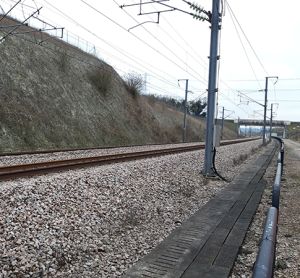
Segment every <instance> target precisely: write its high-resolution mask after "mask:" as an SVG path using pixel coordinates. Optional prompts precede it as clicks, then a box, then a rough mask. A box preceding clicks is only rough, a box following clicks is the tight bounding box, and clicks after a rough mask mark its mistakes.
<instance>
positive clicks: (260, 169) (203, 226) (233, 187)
mask: <svg viewBox="0 0 300 278" xmlns="http://www.w3.org/2000/svg"><path fill="white" fill-rule="evenodd" d="M274 152H275V143H271V144H269V145H268V146H267V147H266V148H265V149H264V152H263V153H262V155H261V156H259V157H258V158H257V159H256V160H255V161H252V162H250V163H249V164H248V166H249V167H247V169H246V170H245V171H244V172H242V173H240V174H239V175H237V177H236V178H235V179H234V180H233V181H232V182H231V183H230V184H229V185H228V186H227V187H226V188H225V189H223V190H222V191H221V192H219V193H218V194H217V195H216V197H214V198H213V199H211V200H210V201H209V202H208V203H207V204H206V205H204V206H203V207H202V208H201V209H200V210H199V211H198V212H196V213H195V214H194V215H193V216H191V217H190V218H189V219H187V220H186V221H185V222H184V223H183V224H182V225H181V226H180V227H178V228H177V229H175V230H174V231H173V232H172V233H171V234H170V235H169V236H168V237H167V238H166V239H165V240H164V241H163V242H162V243H160V244H159V245H158V246H157V247H156V248H155V249H154V250H153V251H152V252H151V253H150V254H148V255H147V256H145V257H144V258H142V259H141V260H140V261H139V262H138V263H137V264H136V265H135V266H133V267H132V268H131V269H129V270H128V272H127V274H126V275H125V277H132V278H133V277H139V278H142V277H145V278H146V277H148V278H158V277H164V278H167V277H168V278H177V277H182V278H194V277H203V278H208V277H214V278H218V277H228V275H229V274H230V271H231V268H232V266H233V264H234V261H235V258H236V256H237V254H238V251H239V248H240V246H241V244H242V242H243V239H244V237H245V234H246V232H247V229H248V227H249V225H250V223H251V220H252V217H253V215H254V213H255V211H256V209H257V206H258V204H259V201H260V199H261V195H262V192H263V190H264V186H265V183H264V181H263V180H262V177H263V175H264V173H265V170H266V168H267V167H268V165H269V163H270V160H271V159H272V157H273V155H274Z"/></svg>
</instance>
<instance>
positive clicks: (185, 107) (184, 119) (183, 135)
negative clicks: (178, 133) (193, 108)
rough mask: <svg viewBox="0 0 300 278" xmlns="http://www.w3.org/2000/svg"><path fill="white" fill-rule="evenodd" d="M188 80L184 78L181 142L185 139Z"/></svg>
mask: <svg viewBox="0 0 300 278" xmlns="http://www.w3.org/2000/svg"><path fill="white" fill-rule="evenodd" d="M188 87H189V80H188V79H186V80H185V98H184V118H183V134H182V142H183V143H185V141H186V113H187V94H188Z"/></svg>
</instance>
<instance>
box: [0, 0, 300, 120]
mask: <svg viewBox="0 0 300 278" xmlns="http://www.w3.org/2000/svg"><path fill="white" fill-rule="evenodd" d="M143 1H144V2H148V1H146V0H143ZM15 2H17V1H16V0H1V1H0V3H1V7H2V9H3V10H4V11H7V10H8V9H9V8H10V7H11V6H12V5H13V3H15ZM139 2H140V1H139V0H102V1H99V0H98V1H96V0H83V1H82V0H72V1H71V0H47V1H45V0H35V1H33V0H25V1H22V3H23V5H21V4H19V5H18V6H17V7H16V8H15V9H14V10H13V11H12V12H11V15H13V16H15V17H18V18H19V19H22V18H24V16H26V15H29V14H30V13H31V12H32V11H33V10H34V9H35V8H36V7H41V6H42V7H43V8H42V10H41V13H40V15H39V18H40V19H43V20H45V21H46V22H48V23H51V24H53V25H55V26H57V27H65V34H64V39H65V40H68V41H69V42H71V43H74V44H77V45H78V46H80V47H82V48H83V49H85V50H87V51H90V52H94V51H95V50H96V53H97V55H98V56H99V57H100V58H102V59H103V60H105V61H106V62H107V63H109V64H111V65H112V66H113V67H115V69H116V70H117V71H118V72H119V74H120V75H124V74H126V73H128V72H136V73H138V74H141V75H142V76H143V77H144V78H145V79H146V81H147V87H146V93H149V94H150V93H151V94H159V95H169V96H173V97H177V98H178V97H181V98H183V97H184V85H185V84H184V82H180V87H179V86H178V79H186V78H187V79H189V85H190V87H189V89H190V90H191V91H192V92H191V93H190V94H189V99H190V100H192V99H196V98H199V97H200V98H204V97H206V89H207V82H208V81H207V80H208V58H207V57H208V56H209V43H210V29H209V23H208V22H202V21H197V20H195V19H193V17H192V16H190V15H188V14H186V13H183V12H182V11H169V12H163V13H161V14H160V18H159V21H160V22H159V24H156V23H153V22H155V21H157V14H152V15H138V13H139V6H133V7H127V8H124V9H121V8H120V7H119V5H123V4H127V5H128V4H133V3H139ZM192 2H195V3H198V4H199V5H200V6H202V7H204V9H205V10H207V11H210V10H211V5H212V4H211V2H212V1H208V0H203V1H200V0H196V1H192ZM164 3H165V4H168V5H170V6H172V7H176V8H179V9H182V10H183V11H187V12H193V11H192V10H191V9H190V8H189V6H188V5H187V4H186V3H184V1H182V0H169V1H166V2H164ZM230 7H231V8H230ZM299 8H300V3H299V1H297V0H287V1H284V2H283V1H278V0H265V1H261V0H251V1H250V0H249V1H240V0H230V1H225V3H224V17H223V22H222V33H221V45H220V55H221V59H220V82H219V94H218V111H220V110H221V109H222V107H223V106H224V107H225V109H226V113H225V116H229V118H238V117H240V118H256V119H260V118H262V113H263V107H262V106H260V105H258V104H256V103H254V102H252V101H251V100H249V98H247V97H246V96H245V95H247V96H248V97H250V98H251V99H254V100H256V101H257V102H260V103H263V99H264V92H262V91H260V90H262V89H264V87H265V77H266V76H278V77H279V80H278V82H277V83H276V84H275V85H274V82H275V79H269V95H268V96H269V102H268V108H270V105H271V103H274V105H273V107H274V110H275V112H276V113H274V116H275V119H278V120H292V121H300V113H299V112H298V111H299V109H298V107H299V105H300V73H299V55H300V54H299V49H300V45H299V44H300V37H299V34H298V33H299V30H300V17H299V16H298V15H297V13H298V11H299ZM166 9H168V8H167V7H165V6H162V5H160V4H147V5H144V6H143V10H142V12H144V13H149V12H157V11H163V10H166ZM147 21H152V23H151V22H149V23H145V24H143V25H141V26H139V27H136V28H133V29H131V30H130V32H128V31H127V30H128V29H129V28H132V27H134V26H135V25H137V24H139V23H142V22H147ZM30 24H32V25H36V24H37V22H36V21H32V20H31V21H30ZM240 27H242V29H241V28H240ZM245 35H246V37H245ZM249 42H250V44H249ZM93 46H95V49H94V48H93ZM253 50H254V51H253ZM239 92H241V93H242V96H241V94H240V93H239ZM218 116H219V117H220V113H219V114H218Z"/></svg>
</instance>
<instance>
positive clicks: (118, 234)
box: [0, 141, 261, 277]
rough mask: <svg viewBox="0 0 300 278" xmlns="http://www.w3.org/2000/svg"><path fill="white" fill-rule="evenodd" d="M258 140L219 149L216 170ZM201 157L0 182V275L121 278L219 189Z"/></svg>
mask: <svg viewBox="0 0 300 278" xmlns="http://www.w3.org/2000/svg"><path fill="white" fill-rule="evenodd" d="M260 143H261V142H260V141H252V142H246V143H240V144H237V145H229V146H225V147H221V148H219V149H218V156H217V158H218V159H217V168H218V169H219V171H220V172H221V173H223V174H226V177H227V178H232V177H233V176H234V175H235V174H236V173H238V172H239V171H240V169H241V167H242V163H241V159H242V157H241V155H242V154H244V155H245V154H250V153H253V152H254V151H253V150H254V149H256V148H258V146H259V145H260ZM203 156H204V151H203V150H201V151H195V152H188V153H182V154H176V155H169V156H163V157H159V158H152V159H145V160H138V161H132V162H126V163H119V164H114V165H105V166H101V167H93V168H87V169H81V170H76V171H75V170H72V171H68V172H63V173H56V174H55V173H54V174H49V175H45V176H40V177H33V178H28V179H19V180H16V181H11V182H1V183H0V198H1V199H0V254H1V255H0V277H41V276H43V275H44V276H47V277H49V276H50V277H51V276H53V277H119V276H121V275H122V274H123V273H124V272H125V271H126V269H127V268H128V267H130V266H131V265H132V264H134V263H135V262H136V261H137V260H138V259H139V258H141V257H142V256H143V255H145V254H147V253H148V252H150V251H151V250H152V249H153V248H154V247H155V246H156V245H157V244H158V243H159V242H160V241H162V240H163V239H164V238H165V237H166V236H167V235H168V234H169V233H170V232H171V231H172V230H173V229H174V228H175V227H176V226H178V225H180V224H181V222H182V221H183V220H184V219H186V218H187V217H189V216H190V215H191V214H193V213H194V212H195V211H197V210H198V209H199V208H200V207H201V206H202V205H203V204H205V203H206V202H207V201H208V200H209V199H210V198H212V197H213V196H214V195H215V194H216V192H218V191H219V190H220V189H222V188H224V186H226V183H225V182H221V181H216V180H206V179H204V178H203V177H202V175H201V173H200V171H201V169H202V161H203ZM233 160H235V162H234V161H233ZM233 163H235V164H239V165H238V166H236V167H235V168H232V166H233Z"/></svg>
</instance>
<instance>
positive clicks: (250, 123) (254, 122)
mask: <svg viewBox="0 0 300 278" xmlns="http://www.w3.org/2000/svg"><path fill="white" fill-rule="evenodd" d="M234 122H235V123H236V124H238V125H239V126H240V125H247V126H263V125H264V121H263V120H251V119H238V120H234ZM290 124H291V122H288V121H275V120H273V121H272V126H283V127H285V126H287V125H290ZM266 125H270V120H267V121H266Z"/></svg>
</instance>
